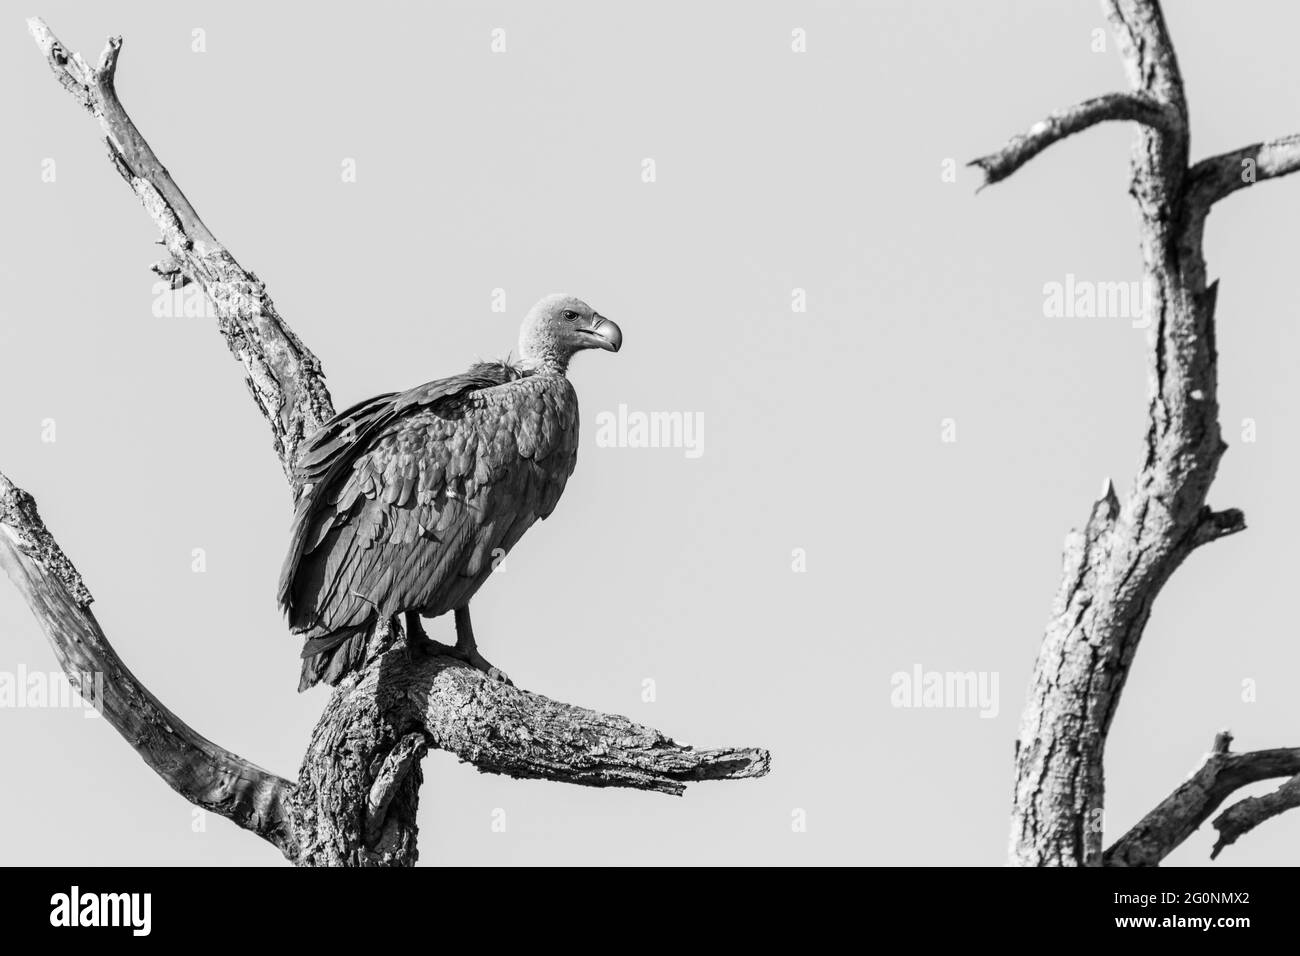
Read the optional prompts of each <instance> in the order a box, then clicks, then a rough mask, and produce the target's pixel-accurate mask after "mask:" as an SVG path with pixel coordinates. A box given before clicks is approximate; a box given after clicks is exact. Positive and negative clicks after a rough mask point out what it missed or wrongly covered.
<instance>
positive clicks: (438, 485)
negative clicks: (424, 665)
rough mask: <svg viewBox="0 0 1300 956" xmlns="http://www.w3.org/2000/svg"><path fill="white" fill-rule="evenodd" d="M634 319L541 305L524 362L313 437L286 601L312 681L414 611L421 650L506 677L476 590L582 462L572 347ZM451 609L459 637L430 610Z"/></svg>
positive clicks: (566, 299)
mask: <svg viewBox="0 0 1300 956" xmlns="http://www.w3.org/2000/svg"><path fill="white" fill-rule="evenodd" d="M622 344H623V333H622V331H621V330H620V329H619V327H618V326H617V325H615V324H614V323H613V322H611V321H610V320H609V319H607V318H605V317H604V316H603V315H601V314H600V313H598V312H596V311H595V310H594V309H592V308H591V306H589V305H587V304H586V303H585V302H583V301H582V300H580V299H576V298H574V297H573V296H568V295H550V296H547V297H546V298H544V299H542V300H541V301H540V302H538V303H537V304H536V305H535V306H533V308H532V309H530V310H529V312H528V315H527V316H526V317H525V319H524V322H523V327H522V329H521V330H520V333H519V350H518V357H517V359H516V360H515V361H513V362H512V361H510V360H509V359H506V360H504V361H499V362H479V363H477V364H475V365H473V366H471V367H470V369H469V371H467V372H464V373H462V374H460V375H453V376H452V377H450V378H443V379H439V380H437V381H434V382H429V383H428V384H425V385H419V386H417V387H415V388H412V389H410V390H408V391H405V392H392V393H389V394H386V395H380V396H378V397H376V398H372V399H369V400H368V401H364V402H361V403H360V404H358V405H354V406H353V407H352V408H349V409H348V410H347V411H345V412H342V413H341V414H339V415H336V416H335V417H334V418H332V419H331V420H330V421H328V422H327V423H326V424H324V425H322V426H321V427H320V428H319V429H318V430H317V431H316V432H315V433H314V434H313V435H312V436H311V437H310V438H309V439H307V441H305V442H304V444H303V447H302V449H301V450H300V452H299V455H298V458H297V461H296V462H295V465H294V470H295V475H296V477H297V479H298V481H299V483H300V487H301V488H302V489H303V490H302V492H301V494H300V495H299V498H298V501H297V504H296V506H295V509H294V517H293V526H292V530H291V532H290V543H289V551H288V554H287V556H286V557H285V560H284V566H283V568H282V570H281V572H280V586H279V603H280V607H281V609H282V610H283V611H284V612H285V613H286V615H287V616H288V619H289V627H290V630H292V631H293V632H294V633H295V634H300V635H302V637H303V639H304V641H305V643H304V645H303V649H302V675H301V680H300V681H299V685H298V689H299V690H300V691H301V690H306V689H307V688H308V687H311V686H313V685H315V684H318V683H320V682H322V681H324V682H325V683H327V684H336V683H338V681H339V680H341V679H342V678H343V677H344V676H346V675H347V674H349V673H351V672H353V671H355V670H357V669H359V668H360V667H361V665H363V664H364V663H365V662H366V659H367V645H368V643H369V641H370V638H371V636H372V635H373V633H374V631H375V627H376V625H377V624H379V623H381V622H384V621H390V620H394V619H396V618H397V617H398V616H399V615H402V616H404V618H403V619H404V622H405V625H406V635H407V641H408V644H409V646H410V648H411V649H412V650H413V651H418V652H423V653H431V654H447V655H450V656H452V657H455V658H457V659H459V660H462V661H464V662H465V663H467V664H469V665H470V666H472V667H476V668H478V669H480V670H482V671H485V672H486V673H488V674H489V675H491V676H493V677H498V678H500V679H503V680H504V679H506V678H505V675H504V674H503V673H502V672H500V671H499V670H497V669H496V668H495V667H493V666H492V665H491V664H489V663H488V662H487V660H486V659H484V657H483V655H482V654H480V653H479V651H478V647H477V645H476V644H475V641H474V631H473V627H472V626H471V623H470V616H469V602H470V599H471V598H473V597H474V595H475V593H477V591H478V589H479V588H480V587H481V586H482V585H483V582H484V581H485V580H487V578H488V576H489V575H490V574H491V573H492V571H493V569H494V568H495V567H496V566H497V564H499V561H500V559H501V558H503V557H504V556H505V555H506V554H507V553H508V552H509V551H510V549H511V548H513V547H514V546H515V543H516V542H517V541H518V540H519V538H520V537H521V536H522V535H523V533H524V532H525V531H527V530H528V528H529V527H530V526H532V524H533V522H535V521H537V519H539V518H545V517H547V516H548V515H549V514H550V513H551V512H552V511H553V510H554V509H555V505H556V502H558V501H559V500H560V494H561V493H562V492H563V491H564V485H565V483H566V482H567V481H568V480H569V475H571V474H572V473H573V467H574V464H575V463H576V460H577V448H578V397H577V394H576V393H575V392H574V390H573V386H572V385H571V384H570V383H569V379H568V375H567V373H568V367H569V361H570V360H571V359H572V358H573V356H574V355H576V354H577V353H578V352H581V351H583V350H584V349H593V348H596V349H604V350H606V351H609V352H617V351H618V350H619V347H620V346H621V345H622ZM448 611H453V612H454V616H455V622H456V644H455V646H454V647H453V646H450V645H446V644H440V643H438V642H436V641H432V640H430V639H429V638H428V636H427V635H426V634H425V632H424V628H423V626H422V624H421V623H420V621H421V618H434V617H437V616H439V615H441V614H445V613H447V612H448Z"/></svg>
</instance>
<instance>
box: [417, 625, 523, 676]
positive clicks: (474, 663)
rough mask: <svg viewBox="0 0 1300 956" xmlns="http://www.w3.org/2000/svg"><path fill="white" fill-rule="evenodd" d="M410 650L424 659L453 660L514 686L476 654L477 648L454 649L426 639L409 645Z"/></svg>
mask: <svg viewBox="0 0 1300 956" xmlns="http://www.w3.org/2000/svg"><path fill="white" fill-rule="evenodd" d="M411 650H412V651H414V652H415V653H418V654H423V655H424V656H425V657H451V658H454V659H455V660H458V661H461V662H463V663H465V664H468V665H469V666H470V667H472V668H474V669H475V670H476V671H482V672H483V673H484V674H487V676H488V677H491V678H492V679H493V680H499V681H503V682H504V683H507V684H509V685H510V686H511V687H513V686H514V681H512V680H511V679H510V678H509V676H507V674H506V672H505V671H503V670H502V669H501V668H499V667H496V666H495V665H493V664H492V662H491V661H489V660H488V659H487V658H486V657H484V656H483V655H482V654H480V653H479V652H478V649H477V648H474V649H469V650H467V649H466V648H463V647H455V646H453V645H451V644H444V643H442V641H435V640H431V639H430V638H427V637H426V638H424V640H421V641H415V642H413V643H412V644H411Z"/></svg>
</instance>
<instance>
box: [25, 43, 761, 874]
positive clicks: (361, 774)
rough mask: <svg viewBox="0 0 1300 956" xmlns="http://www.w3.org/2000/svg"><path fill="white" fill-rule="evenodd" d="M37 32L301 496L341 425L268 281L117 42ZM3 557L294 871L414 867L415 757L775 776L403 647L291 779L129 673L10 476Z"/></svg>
mask: <svg viewBox="0 0 1300 956" xmlns="http://www.w3.org/2000/svg"><path fill="white" fill-rule="evenodd" d="M28 25H29V28H30V30H31V33H32V35H33V37H34V38H35V39H36V42H37V45H38V46H39V47H40V49H41V51H42V53H43V54H44V55H45V57H46V59H47V61H48V62H49V65H50V67H51V69H52V70H53V71H54V75H55V76H56V78H57V79H58V80H59V82H60V83H61V84H62V85H63V86H64V88H65V89H67V90H68V91H69V92H70V93H71V94H72V95H73V97H74V98H75V99H76V100H77V101H78V102H79V103H80V104H81V105H82V106H83V107H85V108H86V109H87V110H89V112H90V113H91V114H92V115H93V116H94V117H95V118H96V119H97V120H98V121H99V124H100V127H101V129H102V130H103V132H104V135H105V141H106V143H107V145H108V149H109V157H110V159H111V160H112V162H113V164H114V166H115V168H116V169H117V170H118V172H119V173H120V174H121V175H122V177H123V178H124V179H125V180H126V181H127V183H128V184H129V185H130V186H131V188H132V190H133V191H134V192H135V193H136V195H137V196H138V197H139V198H140V200H141V202H142V203H143V204H144V207H145V209H146V210H147V211H148V212H149V214H150V216H151V217H152V218H153V220H154V222H155V223H156V224H157V226H158V228H159V230H160V232H161V234H162V242H163V245H164V246H165V247H166V249H167V252H168V255H167V257H166V258H165V259H164V260H163V261H162V262H160V263H158V264H157V265H155V267H154V271H155V272H157V273H158V274H159V275H161V276H164V277H166V278H168V279H169V280H170V281H171V282H172V283H173V284H174V285H182V284H186V283H196V284H197V285H198V286H199V287H200V288H201V289H202V291H203V293H204V294H205V295H206V296H207V297H208V299H209V300H210V301H211V303H212V305H213V307H214V308H215V310H216V313H217V324H218V328H219V329H220V331H221V332H222V334H223V335H224V336H225V338H226V342H227V344H228V346H229V347H230V350H231V352H232V353H233V354H234V355H235V356H236V357H237V358H238V359H239V360H240V361H241V363H242V364H243V365H244V369H245V372H246V375H247V380H248V385H249V391H250V392H251V393H252V396H253V399H254V401H255V402H256V404H257V406H258V408H259V409H260V410H261V412H262V414H263V416H264V417H265V418H266V419H267V421H268V422H269V424H270V426H271V432H272V436H273V438H274V443H275V451H276V455H277V457H278V459H279V462H280V465H281V467H282V469H283V470H284V472H285V474H286V476H288V477H289V480H290V485H291V490H292V491H293V492H295V493H296V492H297V491H298V490H299V489H297V488H296V487H293V480H294V479H293V471H292V465H293V462H294V460H295V457H296V454H297V449H298V447H299V445H300V443H301V442H302V440H303V439H304V438H305V437H306V436H308V435H310V434H311V433H312V432H313V431H314V430H315V429H316V428H318V427H319V426H320V425H321V424H323V423H324V422H325V421H326V420H328V419H329V418H330V417H331V416H332V415H333V403H332V402H331V399H330V395H329V391H328V389H327V388H326V386H325V380H324V375H323V374H322V372H321V369H320V364H319V362H318V361H317V360H316V358H315V356H314V355H312V353H311V352H310V351H309V350H308V349H307V347H306V346H305V345H304V344H303V343H302V342H301V341H300V340H299V339H298V337H297V336H296V335H295V334H294V333H293V331H292V330H291V329H290V328H289V326H288V325H287V323H285V322H284V320H283V319H282V318H281V317H280V316H279V314H278V313H277V312H276V311H275V307H274V306H273V305H272V303H271V299H270V297H269V296H268V295H267V294H266V290H265V288H264V287H263V285H262V283H261V282H260V281H259V280H258V279H257V277H256V276H254V275H253V274H252V273H250V272H246V271H245V270H244V269H242V268H241V267H240V266H239V264H238V263H237V262H236V261H235V259H234V258H233V257H232V256H231V255H230V253H229V252H227V251H226V250H225V248H224V247H222V246H221V244H220V243H219V242H218V241H217V240H216V238H215V237H214V236H213V235H212V233H211V231H210V230H209V229H208V228H207V227H206V226H205V225H204V224H203V221H202V220H201V219H200V218H199V216H198V214H197V212H196V211H195V210H194V208H193V206H192V205H191V204H190V202H189V200H187V199H186V198H185V195H184V194H183V193H182V192H181V190H180V188H179V187H178V186H177V185H176V183H175V182H174V181H173V180H172V178H171V176H170V175H169V174H168V172H167V170H166V169H165V168H164V167H163V165H162V164H161V163H160V162H159V161H158V158H157V156H156V155H155V154H154V152H153V150H152V149H151V148H150V147H149V144H148V143H147V142H146V141H145V140H144V137H143V136H141V135H140V132H139V130H137V129H136V127H135V124H134V123H132V121H131V119H130V117H129V116H128V115H127V113H126V111H125V109H123V107H122V104H121V103H120V102H119V100H118V98H117V94H116V92H115V90H114V76H115V72H116V69H117V63H118V56H119V54H120V51H121V45H122V41H121V40H120V39H118V38H113V39H110V40H109V42H108V46H107V47H106V48H105V50H104V53H103V54H102V56H101V57H100V59H99V62H98V64H97V65H96V66H94V67H91V66H90V65H88V64H87V63H86V62H85V61H84V60H83V59H82V58H81V57H80V56H78V55H77V54H74V53H69V52H68V50H67V49H66V48H65V47H64V46H63V45H62V44H61V43H60V42H59V41H58V39H57V38H56V37H55V36H54V35H53V33H51V32H50V30H49V28H48V27H46V26H45V24H44V23H42V22H41V21H40V20H30V21H28ZM0 563H2V564H3V565H4V567H5V569H6V571H7V572H8V574H9V576H10V578H11V579H12V580H13V582H14V584H15V585H16V586H17V587H18V589H19V590H20V591H21V593H22V594H23V596H24V597H25V598H26V600H27V603H28V605H29V606H30V607H31V608H32V611H33V613H34V614H35V615H36V617H37V620H38V622H39V623H40V624H41V626H42V628H43V629H44V631H45V633H46V635H47V637H48V638H49V640H50V643H51V645H52V646H53V648H54V652H55V655H56V656H57V658H58V660H59V662H60V664H61V665H62V666H63V668H64V670H65V672H66V673H67V674H68V677H69V679H70V680H71V681H73V682H74V684H76V683H78V682H79V681H80V677H81V675H83V674H91V675H96V676H97V677H99V678H101V679H102V686H103V692H102V701H98V702H96V703H97V704H100V705H101V706H102V709H103V712H104V715H105V717H106V718H108V720H109V722H110V723H111V724H112V725H113V726H114V727H115V728H116V729H117V730H118V731H119V732H120V733H121V734H122V736H123V737H124V738H126V740H127V741H128V742H129V743H130V744H131V745H132V746H133V747H134V748H135V749H136V750H137V751H138V752H139V753H140V754H141V756H142V757H144V759H145V761H146V763H148V765H149V766H150V767H151V768H153V769H154V770H155V772H157V773H158V774H159V776H161V777H162V778H163V779H164V780H166V781H167V783H168V784H170V785H171V786H172V787H173V788H174V789H175V790H177V792H179V793H180V794H181V795H182V796H184V797H185V798H186V799H188V800H190V801H191V802H192V803H194V804H196V805H198V806H202V807H205V808H207V809H210V810H212V811H213V812H215V813H219V814H221V815H222V816H225V817H227V818H229V819H230V820H232V821H234V822H235V823H237V824H238V825H240V826H242V827H244V828H246V829H248V830H251V831H252V832H255V833H257V834H258V835H260V836H262V837H263V838H264V839H266V840H268V841H270V842H271V843H273V844H274V845H275V846H276V847H278V848H279V849H280V850H281V851H282V852H283V853H284V854H285V856H286V857H288V858H289V859H290V860H292V861H294V862H297V863H306V864H342V865H403V864H410V863H413V862H414V861H415V857H416V840H415V838H416V828H415V806H416V801H417V798H418V788H419V783H420V779H421V777H420V770H419V762H420V759H421V758H422V756H423V755H424V753H425V751H426V750H427V748H429V747H437V748H440V749H443V750H446V751H448V752H450V753H454V754H456V755H457V756H458V757H460V758H461V759H462V760H464V761H466V762H469V763H472V764H474V765H475V766H476V767H478V769H479V770H481V771H484V772H488V773H501V774H507V775H510V776H515V777H534V778H540V779H546V780H555V781H560V782H565V783H575V784H581V785H587V786H601V787H632V788H636V789H641V790H652V791H657V792H662V793H670V794H679V793H681V792H682V790H683V789H684V788H685V786H686V784H687V783H689V782H691V781H699V780H723V779H733V780H734V779H744V778H747V777H757V776H762V775H763V774H765V773H766V772H767V769H768V762H769V758H768V754H767V752H766V751H764V750H759V749H722V750H695V749H694V748H692V747H689V746H686V745H683V744H679V743H677V742H675V741H673V740H671V739H669V738H667V737H665V736H664V735H663V734H661V733H659V732H658V731H656V730H653V729H651V728H648V727H644V726H642V725H640V724H636V723H633V722H632V721H630V720H628V719H626V718H624V717H619V716H617V715H613V714H600V713H596V712H594V711H590V710H587V709H585V708H582V707H575V706H573V705H569V704H563V703H559V702H556V701H552V700H549V699H548V698H545V697H542V696H540V695H538V694H533V693H530V692H528V691H523V690H518V689H516V688H514V687H510V686H507V685H504V684H502V683H500V682H497V681H494V680H492V679H490V678H488V677H487V676H486V675H484V674H482V673H481V672H479V671H476V670H472V669H470V668H468V667H466V666H464V665H463V664H461V663H460V662H458V661H452V660H450V659H445V658H432V659H429V658H424V657H420V658H419V659H418V660H408V659H407V655H406V652H405V650H404V649H402V648H400V647H398V648H396V649H392V650H389V651H387V652H386V653H379V654H377V655H376V657H375V658H374V659H373V660H372V661H371V663H370V664H369V665H368V666H367V667H366V668H365V669H364V670H363V671H362V672H361V673H360V674H359V675H356V676H354V677H352V678H349V679H347V680H345V681H344V682H343V683H342V684H341V685H340V687H339V688H338V690H337V691H336V692H335V693H334V695H333V696H332V697H331V698H330V701H329V703H328V705H327V706H326V708H325V712H324V714H323V715H322V717H321V720H320V722H319V723H318V724H317V727H316V730H315V733H314V734H313V737H312V740H311V743H310V746H309V748H308V751H307V755H306V757H305V758H304V761H303V766H302V769H301V771H300V774H299V779H298V782H297V783H296V784H294V783H290V782H289V781H287V780H284V779H282V778H280V777H277V776H275V775H274V774H271V773H268V772H267V771H265V770H262V769H260V768H259V767H256V766H255V765H253V764H251V763H249V762H248V761H246V760H243V759H242V758H240V757H237V756H235V755H234V754H231V753H229V752H227V751H225V750H223V749H222V748H220V747H218V746H216V745H215V744H213V743H212V742H211V741H209V740H207V739H206V738H204V737H202V736H200V735H199V734H198V733H196V732H195V731H194V730H192V729H191V728H189V727H188V726H186V725H185V723H184V722H182V721H181V720H180V719H179V718H177V717H176V715H174V714H172V713H171V712H170V711H168V710H167V709H166V708H165V707H163V706H162V704H161V703H159V702H158V701H157V700H156V699H155V698H154V697H153V696H152V695H151V694H150V693H149V692H148V690H147V689H146V688H144V687H143V686H142V685H141V684H140V683H139V682H138V681H137V680H136V679H135V677H134V676H133V675H132V674H131V672H130V671H129V670H127V668H126V666H125V665H124V664H123V663H122V662H121V660H120V659H119V658H118V656H117V654H116V653H115V652H114V651H113V648H112V647H111V645H110V644H109V642H108V639H107V638H106V637H105V636H104V634H103V632H102V631H101V630H100V628H99V625H98V623H97V622H96V621H95V619H94V616H93V615H92V614H91V612H90V609H89V604H90V595H89V592H88V591H87V590H86V589H85V586H84V585H83V584H82V583H81V579H80V577H79V576H78V575H77V573H76V570H75V569H74V568H73V566H72V563H71V562H70V561H69V560H68V559H67V557H66V556H65V555H64V554H63V552H62V550H61V549H60V548H59V547H58V545H57V544H56V543H55V541H54V539H53V538H52V537H51V536H50V534H49V532H48V531H47V530H46V529H45V526H44V525H43V524H42V522H41V520H40V517H39V515H38V514H37V512H36V507H35V503H34V502H33V501H32V499H31V497H30V496H28V495H27V494H26V493H25V492H23V491H21V490H20V489H18V488H16V487H15V486H14V485H13V484H12V483H11V482H9V480H8V479H6V478H4V477H3V476H0ZM96 686H98V685H96ZM84 692H85V691H84V689H83V693H84Z"/></svg>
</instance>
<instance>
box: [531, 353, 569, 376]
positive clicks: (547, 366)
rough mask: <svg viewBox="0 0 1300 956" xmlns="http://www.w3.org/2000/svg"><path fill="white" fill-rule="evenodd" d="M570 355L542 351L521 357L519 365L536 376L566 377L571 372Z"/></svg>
mask: <svg viewBox="0 0 1300 956" xmlns="http://www.w3.org/2000/svg"><path fill="white" fill-rule="evenodd" d="M569 358H570V356H568V355H561V354H560V353H559V352H552V351H549V350H542V351H540V352H532V353H529V354H527V355H521V356H520V357H519V365H520V366H521V367H523V368H525V369H527V370H528V371H529V372H531V373H532V374H534V375H565V374H566V373H567V372H568V371H569Z"/></svg>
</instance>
